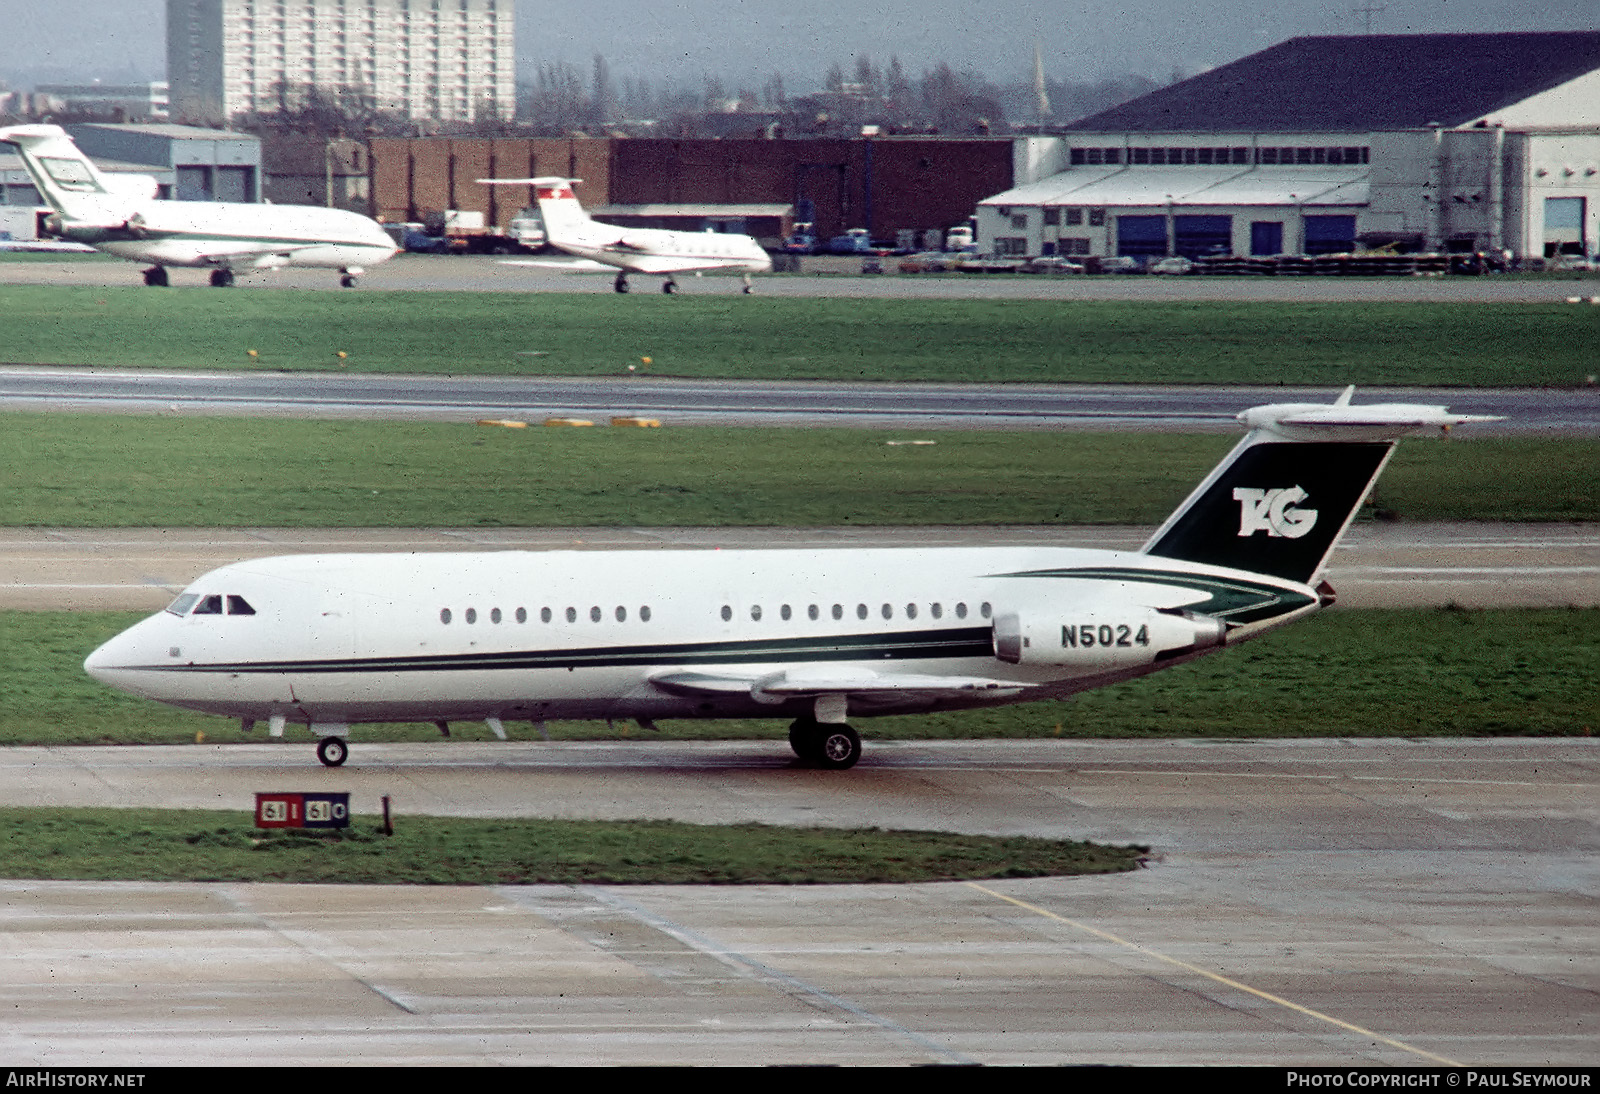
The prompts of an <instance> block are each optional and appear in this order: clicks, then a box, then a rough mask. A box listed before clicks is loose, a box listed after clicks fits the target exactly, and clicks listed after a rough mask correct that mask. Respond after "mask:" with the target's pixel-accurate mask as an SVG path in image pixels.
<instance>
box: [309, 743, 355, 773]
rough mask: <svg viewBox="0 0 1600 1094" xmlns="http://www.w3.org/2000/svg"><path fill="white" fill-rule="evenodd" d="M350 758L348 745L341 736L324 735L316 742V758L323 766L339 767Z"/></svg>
mask: <svg viewBox="0 0 1600 1094" xmlns="http://www.w3.org/2000/svg"><path fill="white" fill-rule="evenodd" d="M349 758H350V746H349V745H347V744H345V743H344V739H343V738H342V737H324V738H322V740H320V741H318V742H317V759H319V760H321V761H322V766H323V767H340V766H342V765H343V764H344V762H345V761H346V760H348V759H349Z"/></svg>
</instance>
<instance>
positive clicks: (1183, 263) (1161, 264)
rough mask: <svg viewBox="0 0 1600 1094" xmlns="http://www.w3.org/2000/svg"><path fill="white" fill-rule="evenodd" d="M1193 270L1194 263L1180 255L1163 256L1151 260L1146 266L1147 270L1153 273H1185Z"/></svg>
mask: <svg viewBox="0 0 1600 1094" xmlns="http://www.w3.org/2000/svg"><path fill="white" fill-rule="evenodd" d="M1193 270H1194V263H1193V262H1191V261H1190V260H1189V259H1187V258H1184V257H1183V256H1182V255H1173V256H1172V257H1171V258H1163V259H1161V260H1159V261H1157V262H1152V263H1151V264H1150V266H1149V267H1148V272H1150V273H1153V274H1186V273H1190V272H1191V271H1193Z"/></svg>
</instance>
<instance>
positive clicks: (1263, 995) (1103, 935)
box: [967, 881, 1465, 1067]
mask: <svg viewBox="0 0 1600 1094" xmlns="http://www.w3.org/2000/svg"><path fill="white" fill-rule="evenodd" d="M967 884H968V885H969V886H971V887H972V888H974V889H976V890H978V892H980V893H984V894H986V895H988V896H992V897H994V898H995V899H996V900H1003V901H1005V902H1006V903H1007V904H1015V905H1016V906H1017V907H1019V908H1022V909H1024V910H1026V911H1030V912H1032V913H1034V914H1035V915H1040V916H1043V917H1044V918H1046V919H1053V920H1055V921H1056V922H1057V923H1064V924H1066V925H1067V926H1068V927H1071V928H1073V929H1074V930H1078V931H1083V932H1084V933H1085V934H1092V935H1094V936H1095V937H1096V938H1098V939H1101V940H1103V941H1106V942H1110V943H1112V944H1113V945H1116V946H1121V947H1123V948H1124V949H1127V950H1132V951H1133V952H1134V953H1140V954H1143V955H1145V956H1146V957H1153V958H1155V959H1156V960H1157V961H1164V962H1166V963H1167V964H1168V965H1172V966H1175V967H1177V968H1180V969H1183V970H1184V971H1186V972H1192V973H1194V974H1195V975H1196V976H1203V977H1205V978H1206V979H1207V980H1212V981H1215V982H1216V983H1218V984H1223V985H1226V986H1227V987H1230V988H1232V989H1233V990H1235V991H1242V992H1244V993H1246V994H1247V995H1253V996H1255V997H1256V998H1257V999H1264V1000H1266V1001H1267V1002H1269V1003H1274V1004H1276V1005H1278V1006H1280V1007H1284V1008H1286V1009H1288V1010H1292V1011H1294V1012H1295V1013H1296V1014H1303V1015H1305V1016H1306V1017H1307V1018H1315V1019H1316V1020H1317V1021H1320V1022H1326V1023H1328V1024H1329V1025H1331V1026H1337V1027H1339V1028H1340V1029H1343V1030H1348V1031H1349V1032H1351V1033H1354V1034H1357V1035H1359V1036H1362V1037H1370V1038H1372V1039H1373V1040H1374V1041H1377V1042H1379V1043H1380V1044H1385V1045H1388V1046H1389V1047H1390V1048H1397V1049H1400V1050H1401V1051H1402V1052H1409V1053H1412V1054H1413V1055H1416V1056H1421V1057H1422V1058H1423V1059H1424V1060H1432V1061H1433V1062H1434V1063H1436V1064H1442V1065H1443V1066H1445V1067H1463V1066H1465V1065H1464V1064H1461V1063H1458V1062H1457V1061H1455V1060H1452V1059H1449V1058H1448V1057H1445V1056H1437V1055H1435V1054H1434V1053H1432V1052H1426V1051H1424V1050H1422V1049H1420V1048H1417V1047H1415V1046H1414V1045H1408V1044H1406V1043H1405V1042H1404V1041H1396V1040H1395V1039H1394V1038H1392V1037H1385V1036H1383V1035H1382V1034H1381V1033H1374V1032H1373V1031H1372V1030H1370V1029H1365V1028H1363V1027H1361V1026H1358V1025H1354V1024H1353V1023H1350V1022H1345V1021H1342V1020H1340V1019H1338V1018H1335V1017H1333V1016H1332V1015H1329V1014H1323V1013H1322V1012H1321V1011H1317V1010H1312V1009H1311V1008H1310V1007H1303V1006H1301V1005H1300V1004H1299V1003H1293V1002H1290V1001H1289V1000H1287V999H1284V998H1282V997H1281V996H1277V995H1273V994H1272V993H1271V992H1266V991H1262V990H1260V989H1259V988H1252V987H1251V986H1250V985H1249V984H1241V983H1240V982H1239V981H1237V980H1231V979H1229V978H1228V977H1226V976H1223V975H1222V974H1221V973H1215V972H1212V971H1211V970H1209V969H1202V968H1200V967H1199V966H1198V965H1191V964H1189V963H1188V962H1187V961H1180V960H1178V959H1177V958H1176V957H1169V956H1167V955H1166V954H1164V953H1161V952H1160V951H1158V950H1152V949H1150V948H1149V947H1148V946H1141V945H1139V944H1138V943H1137V942H1129V941H1128V940H1127V939H1125V938H1119V937H1117V936H1116V935H1114V934H1111V933H1110V932H1109V931H1102V930H1100V929H1099V928H1098V927H1091V926H1089V925H1088V924H1087V923H1080V922H1079V921H1078V920H1076V919H1068V918H1067V917H1066V916H1064V915H1057V914H1056V913H1055V912H1052V911H1050V910H1049V909H1047V908H1041V907H1039V906H1038V905H1037V904H1029V903H1028V902H1027V901H1026V900H1018V899H1017V898H1016V897H1014V896H1007V895H1006V894H1004V893H997V892H995V891H994V890H993V889H990V888H988V887H987V886H983V885H979V884H978V883H977V882H975V881H969V882H967Z"/></svg>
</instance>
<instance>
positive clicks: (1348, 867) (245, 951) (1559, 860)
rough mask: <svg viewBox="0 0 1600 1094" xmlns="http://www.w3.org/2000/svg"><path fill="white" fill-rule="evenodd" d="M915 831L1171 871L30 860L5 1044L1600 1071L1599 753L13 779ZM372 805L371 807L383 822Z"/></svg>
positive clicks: (182, 759)
mask: <svg viewBox="0 0 1600 1094" xmlns="http://www.w3.org/2000/svg"><path fill="white" fill-rule="evenodd" d="M289 787H293V788H298V789H304V790H314V789H345V790H350V791H352V793H353V795H354V796H353V798H352V801H353V802H354V803H355V804H356V806H357V808H358V809H360V810H363V811H368V812H370V811H371V810H372V809H373V808H375V806H376V796H377V795H378V794H380V793H389V794H392V795H393V796H394V798H395V800H396V803H397V805H398V809H399V816H398V820H397V823H398V824H402V825H403V824H405V823H406V814H407V813H408V812H412V813H415V812H428V813H468V814H473V815H508V814H517V815H529V816H602V817H607V816H609V817H645V816H665V817H677V818H682V819H693V820H697V821H718V822H720V821H732V820H738V821H762V822H766V823H773V824H795V823H808V824H820V825H827V826H855V825H886V824H887V825H893V826H896V827H906V828H942V829H955V830H961V831H976V832H998V833H1013V832H1016V833H1029V834H1038V835H1060V836H1070V837H1073V838H1082V837H1091V838H1097V839H1102V840H1109V841H1118V842H1135V843H1141V844H1146V845H1148V846H1149V847H1150V848H1151V861H1150V864H1149V865H1148V866H1147V867H1146V868H1145V869H1142V870H1140V871H1137V872H1135V873H1132V874H1123V875H1112V876H1100V877H1086V878H1057V879H1030V880H1004V881H987V882H982V883H978V884H966V883H940V884H922V885H860V886H834V885H829V886H725V887H706V886H680V887H668V886H626V887H623V886H607V885H575V886H567V885H560V886H556V885H534V886H486V887H473V886H429V887H421V888H414V887H406V888H398V887H397V888H385V887H381V886H337V885H326V886H286V885H268V884H227V883H192V884H178V885H161V884H150V883H139V882H63V881H9V882H0V937H3V938H4V939H5V940H6V942H5V946H4V947H3V948H0V1007H3V1008H4V1010H5V1013H6V1015H7V1018H6V1021H5V1022H4V1023H0V1059H4V1060H5V1061H6V1062H7V1063H8V1064H11V1065H14V1066H15V1065H35V1064H41V1065H42V1064H78V1065H82V1064H93V1065H94V1066H97V1067H123V1068H128V1067H140V1066H153V1065H161V1064H187V1063H217V1062H226V1063H236V1064H273V1065H313V1064H374V1063H377V1064H391V1065H393V1064H529V1063H540V1064H674V1063H698V1064H783V1063H788V1064H818V1063H823V1064H828V1063H833V1064H927V1063H971V1062H976V1063H989V1064H1062V1063H1078V1064H1270V1065H1321V1066H1337V1067H1367V1066H1377V1065H1383V1066H1402V1067H1406V1066H1417V1067H1424V1068H1427V1067H1444V1066H1449V1065H1451V1064H1469V1065H1529V1066H1535V1065H1546V1066H1549V1065H1569V1066H1570V1065H1584V1066H1593V1065H1594V1064H1595V1063H1596V1061H1597V1059H1600V1048H1597V1042H1596V1041H1595V1038H1594V1029H1595V1024H1596V1021H1597V1020H1600V1003H1597V999H1600V961H1597V959H1596V954H1597V953H1600V915H1597V914H1596V913H1597V911H1600V855H1597V853H1596V852H1597V851H1600V746H1597V742H1596V741H1595V740H1594V739H1592V738H1590V739H1564V740H1479V741H1437V740H1433V741H1405V740H1384V741H1374V740H1366V741H1340V740H1328V741H1250V742H1239V741H1203V742H1191V741H1161V742H1135V741H1095V742H1089V741H1028V742H922V743H882V744H875V745H874V746H873V747H872V748H871V749H870V750H869V753H868V756H867V758H866V759H864V760H863V762H862V764H861V765H860V766H859V767H857V768H856V769H854V770H853V771H851V772H848V773H843V774H841V773H833V772H821V771H816V770H812V769H808V768H804V767H800V766H798V765H796V764H794V763H792V762H791V761H790V759H789V758H787V757H786V756H785V755H784V754H783V753H782V746H781V745H778V744H776V743H764V744H756V743H741V742H675V743H674V742H662V743H651V744H632V743H613V744H553V745H547V744H541V743H524V742H512V743H509V744H498V743H486V744H476V743H466V742H441V743H439V744H438V745H427V746H422V745H363V744H360V743H357V744H356V745H355V747H354V749H353V751H352V758H351V763H350V766H348V767H346V768H344V769H340V770H337V771H329V770H325V769H322V768H320V767H318V766H317V765H316V764H315V762H314V761H313V760H311V758H310V755H309V750H307V749H303V748H298V747H289V746H284V745H255V746H229V747H226V748H209V747H196V746H189V747H181V748H122V749H101V748H59V749H6V750H0V797H3V798H4V800H6V801H8V802H22V801H27V802H45V801H49V802H57V803H66V802H72V803H80V804H87V803H96V804H112V805H131V804H149V805H155V804H163V805H170V806H178V807H188V806H196V805H202V804H204V805H212V806H217V807H226V808H236V809H238V808H248V805H249V802H250V800H251V799H250V794H251V792H252V791H253V790H257V789H263V788H266V789H274V790H281V789H284V788H289ZM357 823H371V821H370V819H369V818H366V817H363V818H361V819H359V820H358V822H357Z"/></svg>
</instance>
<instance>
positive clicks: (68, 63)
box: [0, 0, 1600, 91]
mask: <svg viewBox="0 0 1600 1094" xmlns="http://www.w3.org/2000/svg"><path fill="white" fill-rule="evenodd" d="M516 3H517V52H518V55H519V60H520V62H521V66H522V68H523V69H524V71H529V70H531V69H532V67H533V66H536V65H538V64H539V63H541V62H544V61H567V62H570V63H573V64H576V65H579V66H582V67H583V68H584V69H585V71H587V69H588V66H589V64H590V60H591V58H592V57H593V56H594V54H596V53H600V54H602V55H604V56H605V58H606V60H607V62H608V63H609V64H610V66H611V71H612V74H613V75H614V76H616V77H618V78H621V77H626V76H653V77H671V78H674V79H679V80H688V81H691V82H697V81H698V80H699V78H700V76H701V74H703V73H710V74H712V75H715V76H718V77H719V78H721V79H722V80H723V81H724V82H725V83H727V84H729V85H732V86H730V90H733V89H734V88H735V87H737V86H739V85H741V84H743V85H745V86H749V87H751V88H752V90H759V89H760V85H761V83H762V82H764V81H765V80H766V78H767V77H768V76H769V75H770V74H772V73H773V72H781V73H782V74H783V75H784V77H785V81H786V83H787V84H788V86H789V88H790V89H791V90H796V91H798V90H806V89H807V85H808V84H809V83H810V82H812V81H819V80H820V79H821V78H822V76H823V75H824V74H825V73H826V71H827V69H828V66H829V65H830V64H832V63H833V62H835V61H837V62H838V63H839V64H841V65H843V66H844V67H845V68H846V69H847V70H848V68H849V66H850V64H851V62H852V60H853V59H854V57H855V56H856V54H858V53H866V54H868V55H869V56H871V57H872V58H873V59H874V61H875V62H877V63H878V64H880V65H881V64H884V63H886V62H887V61H888V59H889V57H890V55H898V56H899V57H900V60H901V63H902V64H903V65H904V66H905V67H906V69H907V70H908V71H909V72H911V73H912V74H913V75H914V74H916V73H919V72H921V71H922V70H923V69H924V68H925V67H928V66H931V65H933V64H935V63H937V62H938V61H941V60H947V61H949V62H950V63H951V64H952V65H954V66H955V67H957V68H967V67H970V68H974V69H976V70H977V71H979V72H981V73H983V74H985V75H987V76H988V77H990V78H991V79H993V80H995V81H997V82H1002V83H1004V82H1010V81H1013V80H1017V79H1024V78H1026V77H1027V75H1028V73H1029V72H1030V71H1031V66H1032V63H1033V44H1034V41H1035V40H1037V41H1039V43H1040V44H1041V45H1042V46H1043V49H1044V56H1045V68H1046V71H1047V72H1048V73H1049V74H1050V75H1051V76H1053V77H1058V78H1078V77H1084V78H1098V77H1101V76H1112V75H1121V74H1125V73H1137V74H1140V75H1145V76H1152V77H1165V76H1167V75H1169V74H1170V73H1172V72H1173V71H1174V70H1181V71H1182V72H1183V73H1184V74H1186V75H1191V74H1193V73H1195V72H1199V71H1201V70H1203V69H1206V68H1209V67H1212V66H1215V65H1218V64H1223V63H1225V62H1227V61H1231V60H1234V59H1236V58H1238V57H1242V56H1244V55H1245V54H1247V53H1252V52H1254V51H1256V50H1258V49H1262V48H1264V47H1266V46H1269V45H1272V44H1274V43H1276V42H1280V41H1282V40H1284V39H1285V38H1293V37H1295V36H1297V35H1304V34H1352V33H1359V32H1360V30H1361V29H1362V17H1360V16H1358V15H1356V14H1355V13H1354V9H1355V8H1356V7H1358V6H1360V7H1382V8H1383V10H1382V11H1380V12H1378V13H1376V14H1375V15H1374V16H1373V17H1372V18H1373V29H1374V30H1376V31H1379V32H1382V33H1389V34H1402V33H1434V32H1449V31H1507V30H1594V29H1600V5H1597V4H1596V2H1595V0H1277V2H1276V3H1270V4H1269V3H1263V2H1262V0H1143V2H1142V3H1135V2H1131V0H869V2H867V3H860V2H851V0H586V2H579V3H574V2H572V0H516ZM165 12H166V4H165V0H0V81H5V82H7V83H9V84H10V85H11V86H13V87H18V86H20V87H27V86H31V85H32V84H33V83H34V82H37V81H41V80H45V81H50V80H64V79H88V78H94V77H99V78H101V79H105V80H107V81H121V80H130V79H138V80H159V79H162V78H164V76H165V72H166V59H165V58H166V39H165V36H164V35H165V29H164V23H165Z"/></svg>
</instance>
